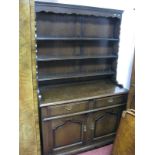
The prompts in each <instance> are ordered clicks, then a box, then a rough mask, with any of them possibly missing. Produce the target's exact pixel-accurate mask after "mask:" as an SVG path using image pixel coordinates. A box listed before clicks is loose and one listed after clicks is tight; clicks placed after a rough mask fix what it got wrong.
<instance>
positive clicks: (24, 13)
mask: <svg viewBox="0 0 155 155" xmlns="http://www.w3.org/2000/svg"><path fill="white" fill-rule="evenodd" d="M33 3H34V2H33V0H20V1H19V9H20V17H19V28H20V40H19V48H20V52H19V89H20V98H19V99H20V109H19V110H20V120H19V125H20V155H40V137H39V124H38V108H37V107H36V105H37V104H36V103H37V102H36V99H35V96H34V94H35V93H34V87H33V86H34V84H35V83H34V80H33V74H32V67H33V65H34V62H32V52H33V51H34V49H35V46H34V45H35V42H34V40H35V39H34V36H33V34H34V28H33V27H34V25H33V24H34V4H33Z"/></svg>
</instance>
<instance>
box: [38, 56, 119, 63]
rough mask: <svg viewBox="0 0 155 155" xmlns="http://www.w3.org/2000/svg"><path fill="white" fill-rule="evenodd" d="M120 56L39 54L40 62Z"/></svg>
mask: <svg viewBox="0 0 155 155" xmlns="http://www.w3.org/2000/svg"><path fill="white" fill-rule="evenodd" d="M115 58H118V56H117V55H109V56H95V55H94V56H68V57H67V56H66V57H49V56H38V58H37V61H38V62H44V61H61V60H84V59H115Z"/></svg>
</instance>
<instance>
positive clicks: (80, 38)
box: [36, 37, 119, 41]
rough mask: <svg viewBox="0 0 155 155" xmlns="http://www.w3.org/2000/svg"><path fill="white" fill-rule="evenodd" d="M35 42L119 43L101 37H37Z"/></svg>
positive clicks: (114, 39)
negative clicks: (91, 41) (94, 41)
mask: <svg viewBox="0 0 155 155" xmlns="http://www.w3.org/2000/svg"><path fill="white" fill-rule="evenodd" d="M36 39H37V41H77V40H78V41H79V40H81V41H89V40H103V41H119V39H118V38H101V37H37V38H36Z"/></svg>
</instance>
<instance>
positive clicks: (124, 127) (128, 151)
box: [112, 109, 135, 155]
mask: <svg viewBox="0 0 155 155" xmlns="http://www.w3.org/2000/svg"><path fill="white" fill-rule="evenodd" d="M112 155H135V110H133V109H128V110H127V111H123V114H122V118H121V121H120V125H119V128H118V131H117V134H116V139H115V142H114V145H113V151H112Z"/></svg>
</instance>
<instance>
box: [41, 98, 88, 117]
mask: <svg viewBox="0 0 155 155" xmlns="http://www.w3.org/2000/svg"><path fill="white" fill-rule="evenodd" d="M88 108H89V103H88V101H83V102H74V103H68V104H63V105H55V106H48V107H43V108H42V116H43V117H50V116H57V115H63V114H71V113H76V112H80V111H85V110H88Z"/></svg>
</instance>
